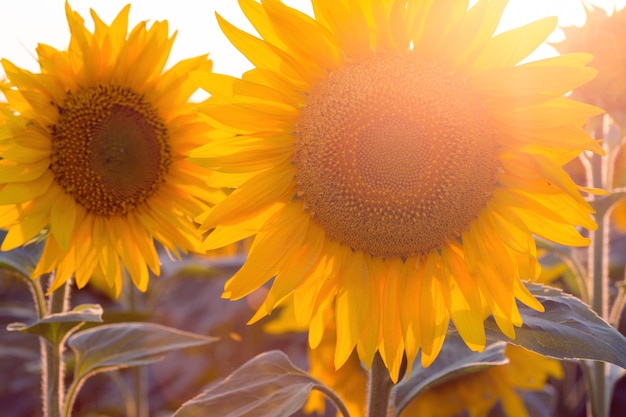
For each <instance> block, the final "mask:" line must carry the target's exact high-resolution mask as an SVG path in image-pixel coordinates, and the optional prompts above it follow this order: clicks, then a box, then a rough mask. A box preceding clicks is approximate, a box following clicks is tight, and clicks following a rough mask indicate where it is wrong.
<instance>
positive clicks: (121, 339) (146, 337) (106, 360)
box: [67, 323, 217, 381]
mask: <svg viewBox="0 0 626 417" xmlns="http://www.w3.org/2000/svg"><path fill="white" fill-rule="evenodd" d="M215 340H217V338H214V337H207V336H202V335H199V334H195V333H190V332H185V331H182V330H178V329H174V328H171V327H167V326H162V325H160V324H155V323H115V324H106V325H103V326H98V327H94V328H91V329H88V330H85V331H82V332H79V333H76V334H75V335H73V336H72V337H70V338H69V339H68V342H67V344H68V346H69V347H70V348H72V350H73V351H74V353H75V354H76V365H75V374H74V376H75V379H76V380H79V381H80V380H83V379H86V378H87V377H89V376H90V375H93V374H95V373H97V372H103V371H108V370H112V369H118V368H122V367H129V366H138V365H145V364H149V363H153V362H157V361H159V360H161V359H162V358H163V357H164V356H165V354H166V353H168V352H170V351H173V350H176V349H182V348H187V347H192V346H199V345H205V344H208V343H212V342H214V341H215Z"/></svg>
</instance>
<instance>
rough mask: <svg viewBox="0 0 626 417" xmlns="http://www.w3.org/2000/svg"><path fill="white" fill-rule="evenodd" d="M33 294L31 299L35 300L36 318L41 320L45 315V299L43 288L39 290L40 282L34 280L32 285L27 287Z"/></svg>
mask: <svg viewBox="0 0 626 417" xmlns="http://www.w3.org/2000/svg"><path fill="white" fill-rule="evenodd" d="M29 288H30V289H31V291H32V293H33V299H34V300H35V308H36V309H37V316H38V317H39V318H40V319H42V318H44V317H45V315H46V311H47V307H46V297H45V295H44V294H43V288H41V281H40V280H39V279H35V280H33V281H32V285H29Z"/></svg>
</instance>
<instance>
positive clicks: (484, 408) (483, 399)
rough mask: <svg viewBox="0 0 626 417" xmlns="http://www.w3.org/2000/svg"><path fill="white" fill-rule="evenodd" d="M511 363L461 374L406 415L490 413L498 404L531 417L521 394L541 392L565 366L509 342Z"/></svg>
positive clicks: (432, 391)
mask: <svg viewBox="0 0 626 417" xmlns="http://www.w3.org/2000/svg"><path fill="white" fill-rule="evenodd" d="M505 355H506V357H507V359H508V360H509V362H508V363H507V364H505V365H498V366H493V367H491V368H488V369H485V370H483V371H478V372H474V373H471V374H469V375H465V376H461V377H458V378H455V379H452V380H450V381H446V382H444V383H442V384H440V385H437V386H435V387H433V388H432V389H430V390H428V391H426V392H425V393H424V394H423V395H420V396H419V397H417V398H416V399H415V400H414V401H412V402H411V403H410V404H409V405H408V407H407V408H406V410H405V412H404V413H403V414H402V415H407V416H414V415H415V416H427V417H452V416H459V415H464V414H463V413H464V412H466V413H467V415H468V416H486V415H488V414H489V412H490V411H491V410H492V409H493V408H494V406H495V405H496V404H498V403H500V404H501V405H502V409H503V410H504V415H506V416H511V417H513V416H515V417H528V416H529V414H528V410H527V409H526V406H525V405H524V401H523V399H522V396H521V394H522V393H523V392H524V391H539V390H542V389H543V388H544V386H545V385H546V383H547V382H548V379H549V378H551V377H552V378H558V379H561V378H563V368H562V367H561V364H560V363H559V362H558V361H557V360H554V359H549V358H546V357H544V356H541V355H539V354H537V353H534V352H531V351H529V350H525V349H522V348H519V347H516V346H513V345H507V346H506V351H505Z"/></svg>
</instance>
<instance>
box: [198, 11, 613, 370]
mask: <svg viewBox="0 0 626 417" xmlns="http://www.w3.org/2000/svg"><path fill="white" fill-rule="evenodd" d="M240 5H241V8H242V10H243V11H244V13H245V14H246V15H247V16H248V18H249V20H250V21H251V23H252V24H253V25H254V27H255V28H256V30H257V31H258V33H259V34H260V38H257V37H255V36H252V35H250V34H248V33H246V32H244V31H242V30H240V29H237V28H236V27H234V26H233V25H231V24H229V23H228V22H226V21H224V20H223V19H222V18H220V17H218V19H219V23H220V25H221V27H222V29H223V31H224V33H225V34H226V35H227V37H228V38H229V39H230V41H231V42H232V43H233V44H234V45H235V46H236V47H238V48H239V49H240V50H241V51H242V52H243V53H244V54H245V55H246V56H247V57H248V59H250V61H251V62H252V63H253V64H254V65H255V68H254V69H252V70H251V71H249V72H247V73H246V74H244V75H243V77H242V79H236V78H232V77H227V76H222V75H217V74H199V75H198V76H197V77H196V78H197V79H198V80H199V82H200V83H201V84H202V86H203V88H205V89H206V90H207V91H208V92H209V93H210V94H211V95H212V97H211V99H209V100H208V101H207V102H206V103H205V104H204V105H203V109H202V111H203V112H204V113H205V115H206V117H207V120H208V121H209V122H210V123H211V124H212V125H214V126H215V127H217V128H219V129H220V130H221V131H222V132H223V133H222V137H220V138H219V139H215V140H214V141H212V142H211V143H209V144H207V145H205V146H204V147H202V148H199V149H198V150H196V151H194V152H192V156H193V157H194V158H195V159H196V160H198V161H200V163H204V164H206V165H209V166H211V167H212V168H214V169H215V170H217V171H218V172H220V173H221V174H220V175H219V176H217V177H215V178H216V179H215V180H214V181H213V182H212V184H213V185H215V186H223V187H234V188H236V189H235V190H234V191H233V192H232V193H231V194H230V195H229V197H228V198H226V199H225V200H224V201H223V202H221V203H219V204H218V205H216V206H215V208H214V209H212V210H211V212H210V213H208V215H207V216H206V218H205V219H204V223H203V227H204V229H205V230H211V231H212V232H211V234H210V235H209V237H208V238H207V240H206V241H205V248H207V249H210V248H213V247H218V246H222V245H225V244H228V243H230V242H233V241H237V240H239V239H242V238H245V237H248V236H255V238H254V242H253V243H252V245H251V247H250V253H249V256H248V259H247V261H246V263H245V264H244V265H243V267H242V268H241V269H240V270H239V271H238V272H237V273H236V274H235V275H234V276H233V277H232V278H231V279H230V280H229V281H228V283H227V284H226V288H225V296H227V297H229V298H231V299H238V298H241V297H244V296H246V295H248V294H250V293H251V292H252V291H254V290H256V289H257V288H259V287H260V286H261V285H263V284H264V283H266V282H268V281H270V280H271V279H272V278H273V283H272V287H271V289H270V290H269V293H268V295H267V297H266V299H265V302H264V304H263V305H262V306H261V307H260V309H259V311H258V312H257V315H256V316H255V317H254V318H253V320H256V319H258V318H260V317H263V316H264V315H266V314H268V313H269V312H271V311H272V310H273V309H274V308H275V307H276V306H277V305H278V304H279V303H280V302H281V300H283V299H284V298H285V297H286V296H287V295H291V296H293V297H294V306H295V308H294V309H295V314H296V319H297V320H298V322H299V323H303V324H306V325H308V326H309V330H310V337H309V339H310V342H311V345H312V346H313V347H315V346H316V345H317V344H318V343H319V342H320V340H321V338H322V334H323V332H324V328H325V327H326V324H325V321H324V320H323V317H324V312H325V311H326V310H328V309H329V308H334V309H335V312H336V314H335V322H334V325H335V326H336V338H337V349H336V350H335V357H334V362H335V366H337V367H340V366H341V365H343V364H344V362H345V361H346V360H347V359H348V357H349V356H350V355H351V352H352V351H353V349H355V348H356V350H357V352H358V354H359V356H360V358H361V360H363V361H364V363H365V364H366V365H369V364H370V363H371V361H372V358H373V356H374V354H375V352H376V351H379V352H380V353H381V355H382V357H383V360H384V361H385V363H386V365H387V367H388V368H389V370H390V373H391V376H392V377H393V378H394V379H397V377H398V372H399V368H400V364H401V362H402V357H403V353H405V352H406V355H407V357H408V362H409V363H412V362H413V360H414V358H415V357H416V355H417V353H418V351H420V350H421V352H422V356H421V357H422V360H423V362H424V364H429V363H431V362H432V361H433V360H434V359H435V358H436V356H437V354H438V352H439V350H440V348H441V345H442V343H443V341H444V338H445V335H446V332H447V330H448V324H449V322H450V320H452V321H453V322H454V324H455V325H456V327H457V329H458V330H459V332H460V334H461V335H462V337H463V339H464V340H465V342H466V343H467V344H468V346H469V347H470V348H472V349H475V350H478V349H482V348H483V347H484V345H485V333H484V327H483V320H484V318H485V317H486V316H487V315H489V314H493V316H494V317H495V319H496V321H497V323H498V325H499V326H500V328H501V329H502V331H503V332H504V333H506V334H507V335H509V336H510V337H514V336H515V331H514V328H515V326H520V325H521V324H522V317H521V315H520V313H519V311H518V308H517V304H516V300H519V301H521V302H523V303H525V304H526V305H528V306H531V307H532V308H535V309H537V310H541V309H542V306H541V305H540V304H539V303H538V302H537V301H536V299H535V298H534V297H533V296H532V295H531V294H530V293H529V292H528V291H527V289H526V288H525V286H524V285H523V283H522V280H526V279H530V280H532V279H535V278H536V277H537V276H538V274H539V266H538V264H537V260H536V248H535V242H534V240H533V235H538V236H540V237H542V238H544V239H547V240H549V241H553V242H557V243H559V244H563V245H574V246H581V245H586V244H588V239H586V238H583V237H582V236H581V235H580V234H579V233H578V231H577V229H576V226H584V227H587V228H595V224H594V222H593V220H592V219H591V218H590V215H589V214H590V213H591V211H592V209H591V207H590V206H589V205H588V204H587V202H586V201H585V200H584V198H583V197H582V196H581V194H580V193H579V189H578V187H577V185H576V184H575V183H574V182H573V181H572V180H571V178H570V177H569V176H568V175H567V174H566V173H565V171H564V170H563V169H562V165H563V164H565V163H566V162H567V161H568V160H570V159H572V158H574V157H575V156H576V155H577V154H578V153H580V151H582V150H591V151H594V152H598V153H602V152H603V151H602V149H601V148H600V146H599V145H598V144H597V143H595V142H594V141H593V140H591V139H590V138H589V136H588V135H587V134H586V133H584V132H583V131H582V130H581V126H582V125H583V124H584V123H585V121H586V120H587V118H588V117H589V116H591V115H594V114H598V113H599V112H600V111H599V109H597V108H595V107H592V106H590V105H587V104H582V103H578V102H575V101H573V100H570V99H568V98H564V97H562V95H563V94H564V93H565V92H567V91H570V90H572V89H573V88H575V87H577V86H579V85H581V84H583V83H584V82H587V81H589V80H590V79H591V78H593V76H594V74H595V71H594V70H593V69H590V68H587V67H586V66H585V64H586V63H587V62H588V61H589V60H590V57H589V56H587V55H582V54H574V55H568V56H561V57H556V58H550V59H546V60H542V61H537V62H531V63H527V64H522V65H516V64H517V63H518V62H519V61H520V60H521V59H523V58H525V57H526V56H527V55H528V54H529V53H531V52H532V51H533V50H534V49H535V48H536V47H537V46H538V45H539V44H540V43H541V42H542V41H544V40H545V38H546V37H547V36H548V34H549V33H550V32H551V31H552V30H553V29H554V27H555V25H556V19H543V20H539V21H537V22H534V23H531V24H529V25H527V26H524V27H521V28H519V29H516V30H512V31H509V32H504V33H501V34H499V35H496V36H493V32H494V30H495V28H496V26H497V25H498V22H499V18H500V15H501V13H502V11H503V9H504V7H505V5H506V1H502V0H496V1H484V0H483V1H479V2H478V3H477V4H476V5H475V6H473V7H472V8H471V9H469V10H468V8H467V5H468V2H467V1H462V0H454V1H445V2H443V1H441V2H425V1H419V0H412V1H395V2H391V1H377V0H344V1H340V2H337V1H335V0H314V1H313V10H314V12H315V17H309V16H308V15H305V14H303V13H301V12H299V11H297V10H294V9H292V8H290V7H288V6H286V5H284V4H283V3H281V2H280V1H278V0H264V1H263V2H262V3H257V2H256V1H253V0H241V1H240Z"/></svg>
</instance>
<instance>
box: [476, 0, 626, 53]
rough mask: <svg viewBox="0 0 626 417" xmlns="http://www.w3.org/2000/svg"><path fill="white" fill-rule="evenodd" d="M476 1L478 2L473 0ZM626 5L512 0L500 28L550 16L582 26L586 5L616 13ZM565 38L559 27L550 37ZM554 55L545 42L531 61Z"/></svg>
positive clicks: (619, 1) (617, 0) (622, 0)
mask: <svg viewBox="0 0 626 417" xmlns="http://www.w3.org/2000/svg"><path fill="white" fill-rule="evenodd" d="M474 3H476V1H472V2H470V4H474ZM625 6H626V0H550V1H545V0H509V4H508V5H507V7H506V9H505V11H504V13H503V14H502V19H501V20H500V27H499V29H498V31H505V30H509V29H512V28H516V27H519V26H522V25H525V24H527V23H529V22H532V21H534V20H537V19H538V18H542V17H548V16H556V17H558V19H559V26H560V27H567V26H582V25H584V24H585V17H586V16H585V15H586V14H585V7H587V8H593V7H601V8H603V9H605V10H606V11H607V12H608V13H609V14H612V13H613V11H614V10H620V9H623V8H624V7H625ZM563 37H564V35H563V31H561V30H560V29H557V30H556V31H554V33H552V35H551V36H550V37H549V38H548V42H559V41H561V40H562V39H563ZM554 55H557V52H556V50H555V49H554V48H552V47H551V46H549V45H546V44H544V45H542V46H540V47H539V48H538V49H537V50H536V51H535V52H534V53H533V54H532V55H531V56H530V57H529V60H534V59H540V58H545V57H549V56H554Z"/></svg>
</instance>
